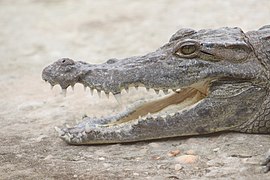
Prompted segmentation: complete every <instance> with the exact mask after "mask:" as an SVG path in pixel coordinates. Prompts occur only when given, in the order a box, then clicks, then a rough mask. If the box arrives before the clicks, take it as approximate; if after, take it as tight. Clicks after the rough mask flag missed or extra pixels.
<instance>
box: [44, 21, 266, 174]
mask: <svg viewBox="0 0 270 180" xmlns="http://www.w3.org/2000/svg"><path fill="white" fill-rule="evenodd" d="M269 67H270V26H264V27H262V28H260V29H259V30H258V31H250V32H247V33H244V32H243V31H242V30H241V29H240V28H220V29H216V30H200V31H195V30H192V29H180V30H179V31H178V32H176V33H175V34H174V35H173V36H172V37H171V39H170V41H169V42H168V43H167V44H165V45H164V46H162V47H161V48H159V49H158V50H156V51H154V52H152V53H149V54H146V55H145V56H138V57H130V58H126V59H123V60H117V59H110V60H108V61H107V62H106V63H104V64H98V65H91V64H87V63H84V62H81V61H73V60H71V59H68V58H63V59H60V60H58V61H56V62H55V63H53V64H51V65H49V66H48V67H46V68H45V69H44V70H43V72H42V78H43V79H44V80H45V81H48V82H49V83H50V84H51V85H56V84H59V85H60V86H61V87H62V89H64V90H65V89H66V88H67V87H68V86H70V85H71V86H73V85H74V84H75V83H82V84H84V85H85V86H87V87H90V89H92V90H93V89H96V90H97V91H98V92H100V91H104V92H105V93H106V94H108V93H113V94H114V95H116V96H118V95H119V94H121V90H122V89H128V88H129V86H145V87H146V88H147V89H148V88H153V89H155V90H157V91H158V90H164V92H167V90H168V89H172V90H173V91H174V92H173V93H171V94H170V95H168V96H166V97H165V98H163V100H156V101H153V102H141V103H135V105H132V106H131V108H129V109H128V110H126V111H124V112H121V113H119V114H116V115H111V116H108V117H106V118H100V119H96V118H91V117H84V119H83V120H84V121H83V122H82V123H80V124H78V125H76V126H75V127H72V128H63V129H60V128H56V130H57V131H58V132H59V134H60V137H61V138H62V139H63V140H64V141H66V142H67V143H69V144H103V143H121V142H133V141H142V140H149V139H158V138H165V137H176V136H187V135H200V134H209V133H214V132H220V131H238V132H246V133H265V134H269V133H270V97H269V82H270V81H269V77H270V71H269ZM177 89H181V90H177ZM176 90H177V91H176ZM171 104H177V107H176V108H175V109H174V112H173V113H170V114H166V113H164V112H162V109H164V108H165V107H167V106H169V105H171ZM180 105H181V107H180ZM153 114H154V115H153ZM264 165H265V166H266V171H268V170H269V167H270V157H268V158H267V160H266V161H265V162H264Z"/></svg>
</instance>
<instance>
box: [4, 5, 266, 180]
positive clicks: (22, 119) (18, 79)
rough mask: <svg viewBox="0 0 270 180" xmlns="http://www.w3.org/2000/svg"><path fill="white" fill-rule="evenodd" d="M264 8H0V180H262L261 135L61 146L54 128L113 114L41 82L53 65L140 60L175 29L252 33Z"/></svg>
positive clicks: (112, 106) (110, 105)
mask: <svg viewBox="0 0 270 180" xmlns="http://www.w3.org/2000/svg"><path fill="white" fill-rule="evenodd" d="M269 10H270V1H269V0H260V1H257V0H243V1H240V0H226V1H224V0H219V1H211V0H200V1H199V0H193V1H184V0H167V1H165V0H147V1H146V0H137V1H132V0H114V1H109V0H107V1H106V0H99V1H96V0H21V1H15V0H0V27H1V28H0V57H1V59H0V92H1V93H0V123H1V124H0V164H1V166H0V179H250V180H251V179H260V180H261V179H267V178H268V179H269V175H270V174H269V173H268V174H263V173H261V169H262V168H261V166H260V165H259V163H260V162H261V161H262V160H263V158H264V157H265V156H264V155H265V153H266V152H267V150H268V149H269V148H270V137H269V135H248V134H239V133H223V134H216V135H212V136H204V137H190V138H173V139H166V140H159V141H150V142H138V143H132V144H124V145H120V144H115V145H101V146H69V145H67V144H65V143H64V142H63V141H61V140H60V139H59V138H58V137H57V133H56V132H55V130H54V127H55V126H60V127H61V126H63V125H64V124H66V123H67V124H71V125H73V124H75V123H76V120H77V121H78V120H80V118H81V117H82V116H83V115H84V114H85V113H86V114H88V115H90V116H93V115H97V116H100V115H106V114H110V113H113V112H114V111H117V110H119V109H120V108H121V107H119V105H118V104H117V103H116V101H115V100H114V99H113V98H112V97H111V98H110V100H109V101H107V100H106V98H105V97H104V95H102V98H101V99H99V98H98V96H97V94H95V95H94V96H91V95H90V92H89V91H87V92H84V91H83V88H82V87H81V86H79V85H78V86H76V87H75V92H72V91H71V90H70V89H69V90H68V94H67V97H66V98H64V97H63V96H62V95H61V94H60V88H59V87H55V88H54V89H53V90H52V91H51V90H50V87H49V85H48V84H46V83H44V82H43V81H42V80H41V71H42V69H43V68H44V67H45V66H46V65H48V64H49V63H51V62H53V61H55V60H57V59H58V58H61V57H70V58H73V59H75V60H84V61H87V62H90V63H101V62H104V61H106V59H109V58H112V57H116V58H123V57H128V56H134V55H142V54H145V53H147V52H150V51H153V50H155V49H156V48H158V47H159V46H161V45H162V44H164V43H165V42H166V41H167V40H168V39H169V37H170V36H171V35H172V34H173V33H174V32H176V31H177V30H178V29H180V28H181V27H191V28H194V29H201V28H217V27H222V26H239V27H242V28H243V30H245V31H248V30H254V29H258V28H259V27H261V26H263V25H265V24H269V19H270V11H269ZM131 93H132V92H131ZM138 94H140V93H138ZM130 96H131V95H126V94H123V101H126V102H128V101H132V100H134V99H136V98H138V97H137V96H136V97H135V96H134V97H130ZM132 98H133V99H132ZM172 151H173V152H172Z"/></svg>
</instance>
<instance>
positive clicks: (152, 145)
mask: <svg viewBox="0 0 270 180" xmlns="http://www.w3.org/2000/svg"><path fill="white" fill-rule="evenodd" d="M149 146H151V147H153V148H157V147H160V145H159V144H158V143H150V144H149Z"/></svg>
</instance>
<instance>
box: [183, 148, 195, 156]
mask: <svg viewBox="0 0 270 180" xmlns="http://www.w3.org/2000/svg"><path fill="white" fill-rule="evenodd" d="M185 154H187V155H194V154H196V153H195V151H194V150H192V149H190V150H188V151H186V153H185Z"/></svg>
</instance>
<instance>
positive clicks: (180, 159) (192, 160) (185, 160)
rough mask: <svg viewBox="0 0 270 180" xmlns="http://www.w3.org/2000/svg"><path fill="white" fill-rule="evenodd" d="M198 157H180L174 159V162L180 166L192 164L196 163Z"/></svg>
mask: <svg viewBox="0 0 270 180" xmlns="http://www.w3.org/2000/svg"><path fill="white" fill-rule="evenodd" d="M197 159H198V157H197V156H194V155H182V156H178V157H176V158H175V160H176V161H177V162H179V163H182V164H193V163H195V162H196V161H197Z"/></svg>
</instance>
